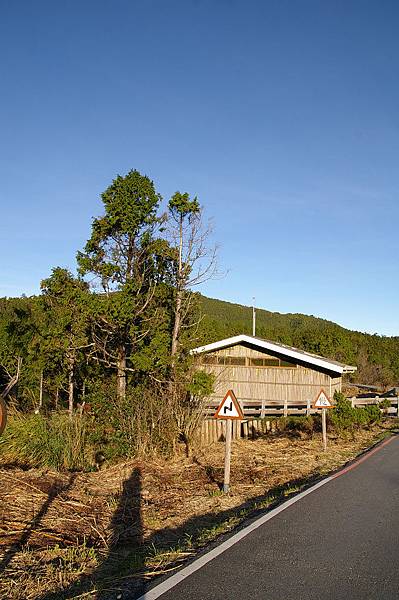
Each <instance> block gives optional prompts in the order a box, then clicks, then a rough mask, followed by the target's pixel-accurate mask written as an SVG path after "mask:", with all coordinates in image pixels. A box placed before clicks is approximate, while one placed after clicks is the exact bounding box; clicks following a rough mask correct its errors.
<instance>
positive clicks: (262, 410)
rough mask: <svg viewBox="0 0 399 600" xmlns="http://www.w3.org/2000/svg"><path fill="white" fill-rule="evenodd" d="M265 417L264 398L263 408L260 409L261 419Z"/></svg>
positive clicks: (263, 401)
mask: <svg viewBox="0 0 399 600" xmlns="http://www.w3.org/2000/svg"><path fill="white" fill-rule="evenodd" d="M264 416H265V399H264V398H262V408H261V409H260V418H261V419H263V418H264Z"/></svg>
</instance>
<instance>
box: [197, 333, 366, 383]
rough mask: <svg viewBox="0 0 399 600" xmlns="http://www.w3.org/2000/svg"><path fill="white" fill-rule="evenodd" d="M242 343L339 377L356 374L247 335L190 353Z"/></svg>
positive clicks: (325, 359)
mask: <svg viewBox="0 0 399 600" xmlns="http://www.w3.org/2000/svg"><path fill="white" fill-rule="evenodd" d="M242 343H247V344H250V345H251V346H255V347H258V348H261V349H262V350H270V351H271V352H276V353H278V354H282V355H283V356H287V357H289V358H293V359H295V360H297V361H298V362H302V363H305V364H309V365H312V366H315V367H319V368H322V369H325V370H327V371H331V372H333V373H338V374H339V375H342V374H343V373H354V372H355V371H356V367H352V366H350V365H344V364H342V363H337V362H335V361H331V360H329V359H328V358H324V357H322V356H317V355H314V354H310V353H308V352H304V351H302V350H299V349H298V348H293V347H291V346H285V345H283V344H278V343H276V342H271V341H269V340H263V339H261V338H257V337H252V336H250V335H246V334H240V335H235V336H233V337H230V338H225V339H224V340H219V341H217V342H213V343H211V344H206V345H205V346H199V347H198V348H193V349H192V350H191V351H190V354H192V355H195V354H203V353H204V352H212V351H215V350H221V349H223V348H228V347H229V346H235V345H236V344H242Z"/></svg>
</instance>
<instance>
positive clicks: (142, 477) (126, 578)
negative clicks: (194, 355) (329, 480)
mask: <svg viewBox="0 0 399 600" xmlns="http://www.w3.org/2000/svg"><path fill="white" fill-rule="evenodd" d="M387 426H388V424H387V425H386V426H385V427H387ZM381 433H382V429H381V428H380V427H379V428H376V429H374V430H372V431H362V432H359V433H357V434H356V436H355V437H354V438H353V439H346V440H343V439H332V438H331V437H330V440H329V449H328V452H327V453H324V452H323V451H322V449H321V439H320V436H319V435H315V436H314V437H313V438H305V439H303V438H288V437H284V436H268V437H265V438H259V439H257V440H254V441H249V440H239V441H236V442H234V444H233V455H232V470H231V482H232V492H231V493H230V494H229V495H223V494H221V493H220V487H219V485H220V483H221V482H222V479H223V455H224V445H223V444H222V443H218V444H214V445H213V446H211V447H209V448H206V449H202V450H199V451H197V453H196V455H195V456H194V457H193V460H188V459H187V458H183V457H179V458H176V459H175V460H174V461H168V462H166V461H161V460H159V461H151V462H148V463H143V462H138V461H129V462H127V463H124V464H119V465H117V466H113V467H108V468H105V469H103V470H102V471H100V472H96V473H85V474H84V473H75V474H69V473H64V474H60V473H55V472H49V471H47V472H46V471H41V470H33V469H31V470H29V471H23V470H21V469H15V468H2V469H0V506H1V508H0V597H1V598H7V599H9V600H22V599H24V600H31V599H38V598H40V599H42V600H50V599H53V598H54V599H55V598H80V597H82V598H116V597H117V595H118V590H123V589H125V588H126V587H129V589H130V591H131V593H132V592H133V590H134V589H136V590H137V591H140V590H141V591H143V589H144V587H143V586H145V582H146V581H148V580H149V579H151V578H152V577H154V576H156V575H158V574H159V573H163V572H166V571H168V570H170V569H174V568H176V566H178V565H179V564H180V563H181V562H182V561H184V560H186V558H187V557H188V556H191V555H192V554H193V553H194V552H195V551H196V550H197V549H198V548H199V547H201V546H203V545H204V544H206V543H208V542H209V541H210V540H212V539H215V538H216V537H217V536H218V535H220V533H223V532H226V531H228V530H229V529H231V528H233V527H235V526H236V525H237V524H239V523H240V522H241V521H242V520H243V519H245V518H247V517H248V516H249V515H251V514H253V513H254V511H256V510H259V509H260V508H264V507H266V506H268V505H270V504H271V503H272V502H273V501H275V500H276V499H281V498H282V497H283V496H284V495H287V494H288V493H292V492H293V491H296V490H297V489H299V488H300V487H301V486H302V485H304V484H305V482H306V481H308V480H309V479H312V478H315V477H319V476H320V475H322V474H325V473H327V472H329V471H331V470H333V469H335V468H337V467H338V466H340V465H342V464H343V463H345V462H346V461H348V460H350V459H351V458H353V457H355V456H356V455H357V454H358V453H359V452H361V451H362V450H363V449H365V448H366V447H368V446H370V445H371V444H372V443H374V441H376V439H377V437H378V436H380V435H381ZM96 590H97V591H96ZM129 597H131V596H129Z"/></svg>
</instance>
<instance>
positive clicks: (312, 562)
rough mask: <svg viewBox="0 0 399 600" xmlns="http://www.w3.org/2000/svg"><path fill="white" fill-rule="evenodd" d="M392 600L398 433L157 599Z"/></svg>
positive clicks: (398, 556)
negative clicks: (343, 472) (360, 461)
mask: <svg viewBox="0 0 399 600" xmlns="http://www.w3.org/2000/svg"><path fill="white" fill-rule="evenodd" d="M321 598H323V599H334V600H335V599H336V600H338V599H339V600H366V599H373V600H377V599H381V600H382V599H384V600H385V599H392V600H393V599H395V600H398V599H399V437H396V438H394V439H393V440H391V441H390V442H389V443H388V444H386V445H385V446H383V447H382V448H381V449H379V450H378V451H377V452H375V453H374V454H373V455H372V456H370V457H368V458H367V459H366V460H364V461H363V462H362V463H361V464H359V465H358V466H356V468H354V469H352V470H350V471H348V472H347V473H345V474H343V475H341V476H339V477H337V478H335V479H333V480H332V481H330V482H328V483H326V484H325V485H324V486H323V487H320V488H319V489H317V490H316V491H314V492H312V493H310V494H309V495H307V496H305V497H304V498H302V499H301V500H299V501H298V502H296V503H295V504H293V505H292V506H290V507H289V508H287V509H286V510H284V511H283V512H281V513H279V514H278V515H277V516H276V517H274V518H273V519H271V520H270V521H268V522H267V523H265V524H264V525H262V526H261V527H259V528H258V529H256V530H255V531H253V532H251V533H250V534H249V535H248V536H247V537H245V538H244V539H242V540H241V541H240V542H238V543H237V544H235V545H233V546H232V547H231V548H229V549H228V550H226V551H225V552H224V553H223V554H221V555H219V556H217V557H216V558H214V559H213V560H212V561H211V562H209V563H207V564H206V565H205V566H203V567H202V568H201V569H199V570H198V571H196V572H195V573H193V574H192V575H190V576H189V577H188V578H186V579H185V580H184V581H182V582H181V583H179V584H178V585H177V586H175V587H174V588H173V589H171V590H170V591H168V592H166V593H165V594H163V595H162V596H161V599H162V600H208V599H209V600H211V599H212V600H219V599H220V600H222V599H229V600H231V599H237V600H238V599H239V600H246V599H248V600H257V599H262V600H302V599H306V600H308V599H309V600H313V599H315V600H316V599H317V600H319V599H321Z"/></svg>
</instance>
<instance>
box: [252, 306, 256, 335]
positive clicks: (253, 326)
mask: <svg viewBox="0 0 399 600" xmlns="http://www.w3.org/2000/svg"><path fill="white" fill-rule="evenodd" d="M255 332H256V310H255V296H254V297H253V298H252V335H253V337H255Z"/></svg>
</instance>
